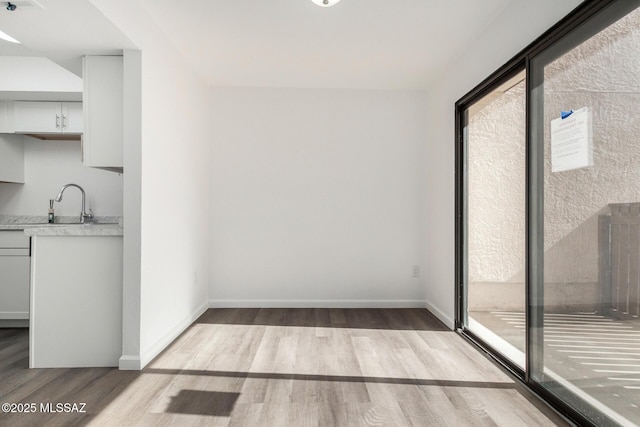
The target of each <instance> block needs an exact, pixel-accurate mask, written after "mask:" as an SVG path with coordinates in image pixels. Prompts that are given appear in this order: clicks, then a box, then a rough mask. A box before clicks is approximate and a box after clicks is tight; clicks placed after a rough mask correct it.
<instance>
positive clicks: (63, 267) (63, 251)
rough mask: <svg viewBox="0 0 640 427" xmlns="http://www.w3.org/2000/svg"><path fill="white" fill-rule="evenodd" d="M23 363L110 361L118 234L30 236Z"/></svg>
mask: <svg viewBox="0 0 640 427" xmlns="http://www.w3.org/2000/svg"><path fill="white" fill-rule="evenodd" d="M32 255H33V264H32V267H31V319H30V324H29V326H30V330H29V367H31V368H72V367H74V368H81V367H116V366H118V363H119V360H120V356H122V236H119V237H115V236H68V235H67V236H65V235H58V236H47V235H34V236H33V237H32Z"/></svg>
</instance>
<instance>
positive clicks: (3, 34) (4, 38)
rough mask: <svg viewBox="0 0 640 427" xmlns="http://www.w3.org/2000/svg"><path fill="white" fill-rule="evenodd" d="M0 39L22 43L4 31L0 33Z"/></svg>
mask: <svg viewBox="0 0 640 427" xmlns="http://www.w3.org/2000/svg"><path fill="white" fill-rule="evenodd" d="M0 39H2V40H6V41H8V42H11V43H20V42H19V41H18V40H16V39H14V38H13V37H11V36H10V35H9V34H7V33H4V32H2V31H0Z"/></svg>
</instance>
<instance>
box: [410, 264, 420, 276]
mask: <svg viewBox="0 0 640 427" xmlns="http://www.w3.org/2000/svg"><path fill="white" fill-rule="evenodd" d="M419 277H420V266H419V265H414V266H413V267H411V278H413V279H418V278H419Z"/></svg>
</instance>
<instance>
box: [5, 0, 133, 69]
mask: <svg viewBox="0 0 640 427" xmlns="http://www.w3.org/2000/svg"><path fill="white" fill-rule="evenodd" d="M19 1H20V2H21V0H19ZM37 2H38V3H39V4H40V5H42V6H43V9H39V8H21V7H20V6H18V9H16V10H15V11H14V12H10V11H8V10H6V8H5V5H6V2H3V1H0V30H1V31H4V32H5V33H7V34H9V35H10V36H12V37H14V38H16V39H18V40H19V41H20V42H21V43H22V44H20V45H16V44H13V43H8V42H5V41H4V40H0V55H1V56H45V57H48V58H50V59H51V60H53V61H55V62H56V63H58V64H60V65H62V66H63V67H65V68H66V69H68V70H70V71H72V72H74V73H75V74H77V75H81V73H82V60H81V57H82V55H86V54H95V55H100V54H102V55H105V54H114V53H121V52H122V49H124V48H133V47H134V46H133V44H132V43H131V41H129V40H128V39H127V38H126V37H125V36H124V35H123V34H122V32H121V31H120V30H119V29H118V28H116V27H115V25H113V24H112V23H111V22H110V21H109V20H107V19H106V18H105V17H104V15H102V13H100V11H98V10H97V9H96V8H95V6H93V5H92V4H91V2H90V1H88V0H37ZM16 3H18V4H20V3H19V2H16Z"/></svg>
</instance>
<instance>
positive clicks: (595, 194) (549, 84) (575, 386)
mask: <svg viewBox="0 0 640 427" xmlns="http://www.w3.org/2000/svg"><path fill="white" fill-rule="evenodd" d="M620 3H622V4H621V5H620V6H619V7H612V8H609V9H608V10H604V11H603V12H601V13H600V14H599V15H598V16H597V18H596V19H595V20H594V21H593V22H591V23H587V24H585V25H583V26H582V27H581V28H578V29H576V30H575V31H574V32H573V33H572V34H571V36H570V37H566V38H564V39H563V40H560V41H559V42H558V43H556V44H555V45H554V46H552V47H550V48H549V49H547V50H545V51H544V53H542V54H540V55H538V56H536V57H535V58H533V59H532V61H531V69H530V70H531V71H530V72H531V79H532V83H533V84H532V90H533V91H532V94H531V95H532V97H531V101H532V106H533V109H532V113H533V114H532V120H533V121H532V132H533V133H534V135H533V136H534V137H533V138H532V139H531V143H532V145H534V146H535V147H536V158H537V159H538V161H539V162H538V163H537V170H536V172H537V176H538V181H537V182H536V188H535V191H534V193H533V194H532V196H533V199H532V205H533V206H535V207H537V208H538V209H539V211H541V212H542V215H541V216H540V217H539V218H537V224H536V225H537V230H536V233H537V235H538V236H539V237H541V239H536V240H535V241H534V242H532V243H534V244H535V247H534V248H532V249H533V250H535V252H536V253H538V254H540V258H541V261H542V262H541V263H540V266H539V271H540V275H539V276H538V281H537V283H532V285H534V286H536V287H537V288H538V292H539V293H540V294H541V295H542V298H538V299H537V300H536V304H535V305H533V306H532V307H531V309H532V314H533V318H535V319H538V322H537V323H538V325H539V326H542V329H538V332H539V333H538V334H536V335H534V337H533V338H534V341H533V343H534V345H533V346H532V350H533V351H535V352H536V353H537V357H534V358H533V359H532V361H535V363H534V364H533V365H532V366H531V372H530V373H531V377H532V379H533V380H534V381H535V382H537V383H539V384H541V385H542V386H543V387H544V388H545V389H547V390H548V391H550V392H551V393H553V394H554V395H555V396H556V397H558V398H559V399H562V400H563V401H567V402H570V403H571V404H572V406H574V407H576V408H577V409H578V410H579V411H580V412H582V413H584V414H585V415H587V416H588V417H589V418H590V419H592V420H593V421H595V422H596V423H597V424H599V425H606V424H609V423H614V422H615V423H618V424H622V425H632V424H634V423H636V424H637V423H639V422H640V397H639V393H638V392H639V391H640V318H639V317H638V315H639V314H640V313H639V304H640V298H639V296H640V292H639V290H640V144H639V143H638V142H639V140H638V138H639V137H640V9H637V3H636V5H635V7H636V9H634V7H630V6H633V3H634V2H628V3H626V4H625V2H620ZM540 332H541V333H540Z"/></svg>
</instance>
